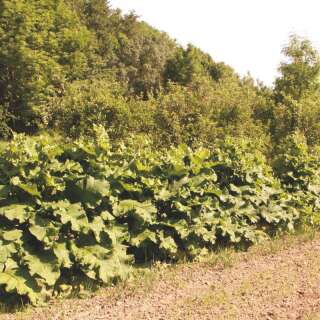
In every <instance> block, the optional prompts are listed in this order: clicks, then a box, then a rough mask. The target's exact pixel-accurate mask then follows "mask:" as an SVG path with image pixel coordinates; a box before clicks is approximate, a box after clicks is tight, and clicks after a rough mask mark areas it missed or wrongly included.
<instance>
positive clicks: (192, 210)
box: [0, 127, 320, 304]
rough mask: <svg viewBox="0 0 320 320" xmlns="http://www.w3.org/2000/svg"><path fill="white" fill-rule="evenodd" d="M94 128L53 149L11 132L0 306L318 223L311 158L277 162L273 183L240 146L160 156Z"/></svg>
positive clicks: (2, 208)
mask: <svg viewBox="0 0 320 320" xmlns="http://www.w3.org/2000/svg"><path fill="white" fill-rule="evenodd" d="M95 132H96V134H95V137H94V138H93V139H92V140H89V141H88V140H87V139H86V141H85V140H84V139H80V140H76V141H71V140H70V141H69V142H67V143H64V144H63V145H62V144H61V143H60V142H59V141H57V142H54V141H51V140H49V139H48V138H46V137H39V138H37V139H34V138H27V137H26V136H23V135H17V136H16V137H15V138H14V139H13V141H12V142H11V143H10V145H9V148H7V149H6V150H4V151H2V152H1V154H0V173H1V175H0V177H1V178H0V183H1V185H0V196H1V200H0V221H1V226H0V244H1V246H0V268H1V270H0V292H1V297H3V299H9V300H10V299H16V296H17V295H18V296H20V297H21V298H23V299H28V300H29V301H31V302H32V303H34V304H36V303H39V302H41V301H44V300H46V299H48V298H49V297H50V296H52V295H55V294H70V292H74V291H78V292H79V291H81V290H82V288H83V287H84V286H85V285H87V284H88V283H91V286H94V285H101V284H108V283H110V282H114V281H117V280H119V279H124V278H126V277H127V276H128V274H129V273H130V265H131V264H132V263H133V262H145V261H155V260H159V259H160V260H170V261H176V260H179V259H195V258H197V259H198V258H200V257H201V256H202V255H204V254H206V253H207V252H208V251H209V250H213V249H215V248H217V246H221V245H236V246H238V245H240V246H246V245H249V244H252V243H256V242H259V241H261V240H263V239H266V238H267V237H269V236H270V235H273V234H274V233H276V232H281V231H285V230H293V229H294V228H295V227H296V226H297V225H298V224H300V223H301V222H303V221H306V219H307V220H308V223H312V224H316V223H317V222H318V221H316V219H311V218H312V216H311V215H310V214H312V213H315V215H314V218H316V214H318V216H319V213H318V211H317V212H314V210H313V209H314V208H315V203H318V201H317V198H316V197H315V196H318V192H319V191H320V188H319V187H320V186H319V183H318V181H314V183H312V184H311V183H309V180H310V179H308V177H310V173H311V168H312V167H313V163H314V162H313V158H312V159H311V158H310V160H307V161H304V159H301V158H300V154H299V153H298V154H296V153H294V152H293V153H292V155H291V156H289V157H291V158H290V160H289V159H288V158H285V159H282V158H281V157H279V158H278V159H277V166H278V165H279V163H280V162H281V168H284V169H283V170H282V171H279V172H278V175H279V177H280V179H281V181H282V185H281V184H280V182H279V180H277V179H276V178H275V177H274V175H273V172H272V169H271V168H270V167H269V166H268V165H267V164H266V161H265V158H264V156H263V155H262V153H261V152H259V151H255V152H253V153H252V152H250V151H251V150H253V146H252V144H251V143H250V142H249V141H246V140H243V139H227V140H226V141H225V142H224V143H223V144H222V145H221V146H217V147H216V148H214V149H212V150H209V149H206V148H198V149H195V150H192V149H190V148H189V147H187V146H186V145H180V146H179V147H177V148H171V149H170V150H169V151H168V152H166V153H161V152H156V151H154V150H151V149H150V147H147V146H144V147H142V148H141V149H140V150H137V148H133V147H132V146H130V145H128V146H126V147H125V146H124V145H119V146H118V147H116V148H115V147H113V148H112V147H111V145H110V141H109V138H108V136H107V135H106V133H105V131H104V130H103V129H102V128H101V127H100V128H96V129H95ZM293 141H295V140H294V139H293ZM292 143H293V144H294V142H292ZM303 147H305V145H304V146H301V148H303ZM293 148H294V147H293ZM301 152H302V151H301ZM307 162H308V163H307ZM292 167H293V168H294V169H293V168H292ZM277 168H278V167H277ZM293 170H295V171H293ZM306 198H308V201H307V202H305V201H306V200H305V199H306ZM297 203H299V206H300V207H299V209H300V210H297V208H298V206H297ZM304 203H305V205H304ZM295 207H297V208H295ZM316 208H318V206H317V207H316ZM310 210H311V211H310Z"/></svg>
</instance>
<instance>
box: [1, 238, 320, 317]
mask: <svg viewBox="0 0 320 320" xmlns="http://www.w3.org/2000/svg"><path fill="white" fill-rule="evenodd" d="M12 319H28V320H29V319H32V320H36V319H37V320H38V319H39V320H48V319H50V320H51V319H52V320H53V319H55V320H62V319H63V320H65V319H68V320H84V319H90V320H98V319H110V320H111V319H112V320H124V319H126V320H131V319H132V320H147V319H155V320H156V319H157V320H167V319H170V320H171V319H173V320H174V319H181V320H186V319H201V320H202V319H208V320H209V319H210V320H212V319H215V320H216V319H217V320H218V319H237V320H238V319H240V320H242V319H259V320H260V319H266V320H267V319H301V320H311V319H313V320H315V319H320V238H319V237H318V236H317V237H316V238H314V239H313V240H308V241H306V240H304V241H296V242H295V243H294V244H290V245H288V244H287V243H286V242H283V243H277V244H276V245H274V244H272V245H271V246H264V247H257V248H253V249H251V250H250V251H249V252H248V253H230V252H224V253H222V254H221V255H220V257H218V258H217V257H216V256H215V257H212V258H211V260H210V259H208V261H206V262H205V263H203V262H202V263H193V264H183V265H178V266H176V267H167V268H165V267H161V268H158V269H154V270H153V271H152V272H151V273H149V274H147V275H145V276H143V277H141V279H140V280H139V281H135V282H134V283H129V284H124V285H122V286H120V287H115V288H111V289H106V290H102V291H101V292H100V293H99V294H98V295H96V296H95V297H92V298H88V299H83V300H79V299H74V300H66V301H64V302H63V303H61V302H60V303H59V302H56V303H54V304H53V305H51V306H50V307H47V308H45V309H36V310H29V311H28V312H27V313H22V314H16V315H9V314H7V315H2V316H0V320H12Z"/></svg>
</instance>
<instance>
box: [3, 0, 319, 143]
mask: <svg viewBox="0 0 320 320" xmlns="http://www.w3.org/2000/svg"><path fill="white" fill-rule="evenodd" d="M283 53H284V55H285V59H284V61H283V62H282V63H281V65H280V67H279V77H278V78H277V79H276V81H275V86H274V87H273V88H269V87H266V86H264V85H263V84H262V83H259V82H258V83H257V82H256V81H254V80H253V79H252V78H251V77H250V76H248V77H244V78H241V77H239V76H238V75H237V74H236V72H235V71H234V70H233V69H232V68H231V67H229V66H227V65H225V64H224V63H217V62H215V61H214V60H213V59H212V58H211V57H210V56H209V55H208V54H206V53H204V52H202V51H201V50H200V49H198V48H196V47H194V46H192V45H189V46H188V47H187V48H183V47H181V46H179V45H178V44H177V43H176V42H175V41H174V40H172V39H170V37H169V36H168V35H167V34H165V33H163V32H160V31H158V30H155V29H154V28H152V27H150V26H149V25H147V24H146V23H144V22H140V21H139V19H138V17H137V16H136V15H134V14H129V15H123V14H122V13H121V11H120V10H116V9H113V8H111V7H110V5H109V4H108V2H106V1H105V0H91V1H85V0H29V1H26V0H0V69H1V73H0V120H1V121H0V123H1V124H0V135H1V137H2V138H6V139H8V138H11V137H12V135H13V133H14V132H19V133H21V132H24V133H27V134H37V133H39V132H43V131H47V130H53V131H54V132H56V133H59V134H60V135H62V136H70V137H73V138H74V137H79V136H81V135H83V134H84V135H91V133H92V128H93V125H94V124H96V125H97V124H99V125H102V126H104V127H105V128H106V129H107V130H108V133H109V135H110V137H111V139H113V140H115V141H123V140H127V139H128V137H132V136H134V137H138V136H142V138H143V139H144V138H146V137H147V138H148V139H151V140H152V141H153V143H154V144H155V145H156V146H157V147H167V146H168V145H172V144H179V143H186V144H188V145H190V146H196V145H199V144H200V145H201V144H203V143H205V144H211V143H215V142H216V141H217V140H220V139H224V138H225V137H227V136H236V137H248V138H250V139H257V137H259V140H260V141H261V142H262V145H263V144H264V145H268V146H270V145H271V144H270V142H275V145H278V144H279V141H281V140H282V139H283V138H285V137H287V136H288V135H290V134H292V133H294V132H297V131H299V132H300V133H301V134H302V135H304V136H305V137H306V139H307V141H308V144H309V145H315V144H317V141H318V138H319V134H320V127H319V116H320V104H319V102H320V90H319V75H320V62H319V54H318V52H317V51H316V50H315V49H314V48H313V47H312V45H311V43H310V42H309V41H308V40H306V39H300V38H299V37H297V36H292V37H291V38H290V41H289V44H288V45H287V46H286V47H285V48H284V49H283ZM261 63H263V61H261Z"/></svg>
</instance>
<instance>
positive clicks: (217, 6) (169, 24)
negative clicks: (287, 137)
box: [110, 0, 320, 85]
mask: <svg viewBox="0 0 320 320" xmlns="http://www.w3.org/2000/svg"><path fill="white" fill-rule="evenodd" d="M110 3H111V5H112V6H113V7H117V8H120V9H122V10H123V11H124V12H125V13H127V12H129V11H132V10H133V11H135V12H136V14H138V15H139V16H140V17H141V19H143V20H145V21H146V22H148V23H149V24H151V25H152V26H154V27H156V28H158V29H160V30H162V31H166V32H167V33H169V34H170V36H171V37H173V38H175V39H176V40H177V41H178V43H180V44H182V45H186V44H187V43H189V42H190V43H192V44H194V45H195V46H197V47H199V48H201V49H202V50H204V51H206V52H208V53H210V54H211V55H212V57H213V59H214V60H215V61H224V62H225V63H227V64H229V65H231V66H232V67H234V68H235V69H236V71H237V72H238V73H240V74H242V75H244V74H246V73H247V71H249V72H250V73H251V75H252V76H253V77H254V78H258V79H260V80H262V81H264V82H265V83H266V84H269V85H270V84H272V82H273V80H274V78H275V76H276V74H277V67H278V65H279V62H280V60H281V58H282V56H281V48H282V47H283V45H284V44H285V43H287V41H288V38H289V35H290V34H291V33H298V34H299V35H302V36H306V37H308V38H309V39H310V40H311V41H312V42H313V43H314V45H315V46H316V47H317V48H320V0H196V1H195V0H110Z"/></svg>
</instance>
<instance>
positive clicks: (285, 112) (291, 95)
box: [0, 0, 320, 304]
mask: <svg viewBox="0 0 320 320" xmlns="http://www.w3.org/2000/svg"><path fill="white" fill-rule="evenodd" d="M283 53H284V55H285V59H284V61H283V62H282V63H281V64H280V67H279V77H278V78H277V79H276V81H275V84H274V86H273V87H266V86H264V85H263V84H262V83H259V82H257V81H254V80H253V79H252V78H251V77H250V76H247V77H243V78H241V77H240V76H238V75H237V74H236V72H235V71H234V70H233V69H232V68H231V67H229V66H227V65H226V64H224V63H220V62H216V61H214V60H213V59H212V58H211V57H210V56H209V55H208V54H206V53H204V52H202V51H201V50H200V49H198V48H195V47H194V46H192V45H188V46H187V47H186V48H184V47H181V46H179V45H178V44H177V43H176V42H175V41H174V40H172V39H170V37H169V36H168V35H167V34H165V33H163V32H160V31H158V30H155V29H154V28H152V27H150V26H149V25H148V24H146V23H144V22H142V21H140V20H139V19H138V17H137V16H135V14H129V15H123V14H122V13H121V11H120V10H116V9H113V8H111V7H110V5H109V4H108V2H107V1H105V0H28V1H27V0H0V70H1V72H0V137H1V138H2V139H6V140H9V141H8V142H6V143H4V144H2V145H1V146H0V296H1V301H2V300H6V301H10V300H11V301H17V297H18V298H19V299H21V300H22V301H25V300H27V301H30V302H32V303H33V304H37V303H40V302H42V301H45V300H47V299H48V298H49V297H51V296H52V295H60V294H61V295H68V294H71V293H74V292H81V291H82V290H83V289H84V288H85V287H88V286H89V287H94V286H99V285H103V284H108V283H113V282H116V281H118V280H121V279H125V278H126V277H127V276H128V275H129V274H130V269H131V267H132V265H133V264H134V263H140V262H152V261H155V260H169V261H177V260H180V259H199V258H201V257H202V255H204V254H206V253H207V252H208V251H210V250H214V249H215V248H217V247H218V246H221V245H233V246H239V247H246V246H247V245H250V244H252V243H256V242H258V241H260V240H262V239H266V238H268V237H269V236H272V235H274V234H276V233H278V232H282V231H286V230H294V229H295V227H297V226H298V225H301V224H309V225H312V226H316V225H319V224H320V203H319V192H320V181H319V176H320V175H319V160H320V153H319V152H320V150H319V148H318V147H317V144H318V140H319V137H320V126H319V120H320V85H319V84H320V59H319V53H318V52H317V50H315V49H314V48H313V47H312V44H311V43H310V42H309V41H308V40H306V39H301V38H299V37H297V36H292V37H291V38H290V41H289V43H288V45H286V46H285V47H284V49H283ZM262 63H263V62H262ZM48 133H49V134H50V135H51V136H52V137H50V138H49V134H48Z"/></svg>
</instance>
